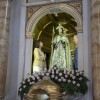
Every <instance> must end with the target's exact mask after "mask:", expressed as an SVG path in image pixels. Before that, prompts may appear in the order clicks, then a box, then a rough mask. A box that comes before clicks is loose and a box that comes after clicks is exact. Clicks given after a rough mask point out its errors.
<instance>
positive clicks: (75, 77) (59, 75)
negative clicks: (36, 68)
mask: <svg viewBox="0 0 100 100" xmlns="http://www.w3.org/2000/svg"><path fill="white" fill-rule="evenodd" d="M42 79H50V80H52V81H53V82H55V83H56V84H58V85H59V86H60V87H61V88H63V89H64V90H66V91H69V93H70V92H72V93H74V92H76V93H83V94H84V93H86V91H87V88H88V87H87V81H88V79H87V78H86V77H85V76H84V74H83V71H77V70H76V71H67V70H65V69H64V70H60V69H58V68H57V67H54V68H52V69H49V70H47V69H45V70H44V71H43V72H40V73H34V74H32V75H30V74H28V76H27V78H25V79H24V80H23V81H22V82H21V86H20V87H19V90H18V93H19V95H21V96H23V95H24V93H25V94H26V93H27V91H28V90H29V88H31V86H32V85H34V84H35V83H36V82H38V81H41V80H42ZM84 87H85V88H84Z"/></svg>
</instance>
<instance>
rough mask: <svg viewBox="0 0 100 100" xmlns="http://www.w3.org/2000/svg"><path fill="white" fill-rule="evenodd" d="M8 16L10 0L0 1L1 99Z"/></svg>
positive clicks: (5, 61)
mask: <svg viewBox="0 0 100 100" xmlns="http://www.w3.org/2000/svg"><path fill="white" fill-rule="evenodd" d="M9 15H10V0H0V98H3V97H4V94H5V83H6V73H7V59H8V45H9V43H8V42H9V26H10V24H9V19H10V16H9ZM0 100H1V99H0Z"/></svg>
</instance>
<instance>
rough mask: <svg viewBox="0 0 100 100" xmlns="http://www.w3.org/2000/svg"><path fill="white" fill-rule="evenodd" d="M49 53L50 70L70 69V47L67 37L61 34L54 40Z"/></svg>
mask: <svg viewBox="0 0 100 100" xmlns="http://www.w3.org/2000/svg"><path fill="white" fill-rule="evenodd" d="M52 45H53V48H52V49H53V50H52V52H51V61H50V68H52V67H53V66H55V65H56V66H57V67H58V68H60V69H67V70H71V69H72V59H71V53H70V45H69V40H68V38H67V36H65V35H63V34H61V35H58V36H56V37H55V38H54V40H53V42H52Z"/></svg>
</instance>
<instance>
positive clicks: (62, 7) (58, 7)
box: [26, 3, 82, 35]
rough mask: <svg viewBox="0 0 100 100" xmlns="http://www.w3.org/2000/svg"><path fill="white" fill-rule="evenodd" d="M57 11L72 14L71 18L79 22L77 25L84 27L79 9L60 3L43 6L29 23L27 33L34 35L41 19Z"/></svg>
mask: <svg viewBox="0 0 100 100" xmlns="http://www.w3.org/2000/svg"><path fill="white" fill-rule="evenodd" d="M55 10H56V11H57V12H62V11H63V12H66V13H68V14H70V15H71V16H73V18H74V19H75V21H76V22H77V25H78V26H82V17H81V14H80V13H79V11H78V10H77V9H75V7H73V6H71V5H68V4H63V3H58V4H51V5H46V6H43V7H42V8H40V9H39V10H37V11H36V12H35V13H34V14H32V16H31V18H30V19H29V21H28V22H27V26H26V33H27V32H31V33H32V32H33V30H34V27H35V25H36V23H37V22H38V21H39V19H40V18H41V17H43V16H45V15H46V14H51V13H53V11H55ZM26 35H27V34H26Z"/></svg>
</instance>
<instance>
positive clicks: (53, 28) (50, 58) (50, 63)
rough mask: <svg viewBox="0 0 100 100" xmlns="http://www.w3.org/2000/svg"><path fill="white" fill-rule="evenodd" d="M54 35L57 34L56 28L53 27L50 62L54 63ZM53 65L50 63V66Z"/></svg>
mask: <svg viewBox="0 0 100 100" xmlns="http://www.w3.org/2000/svg"><path fill="white" fill-rule="evenodd" d="M54 34H55V30H54V26H53V30H52V40H51V43H52V44H51V56H50V62H51V61H52V60H51V59H52V55H53V40H54ZM51 65H52V62H51V63H50V66H51Z"/></svg>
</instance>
